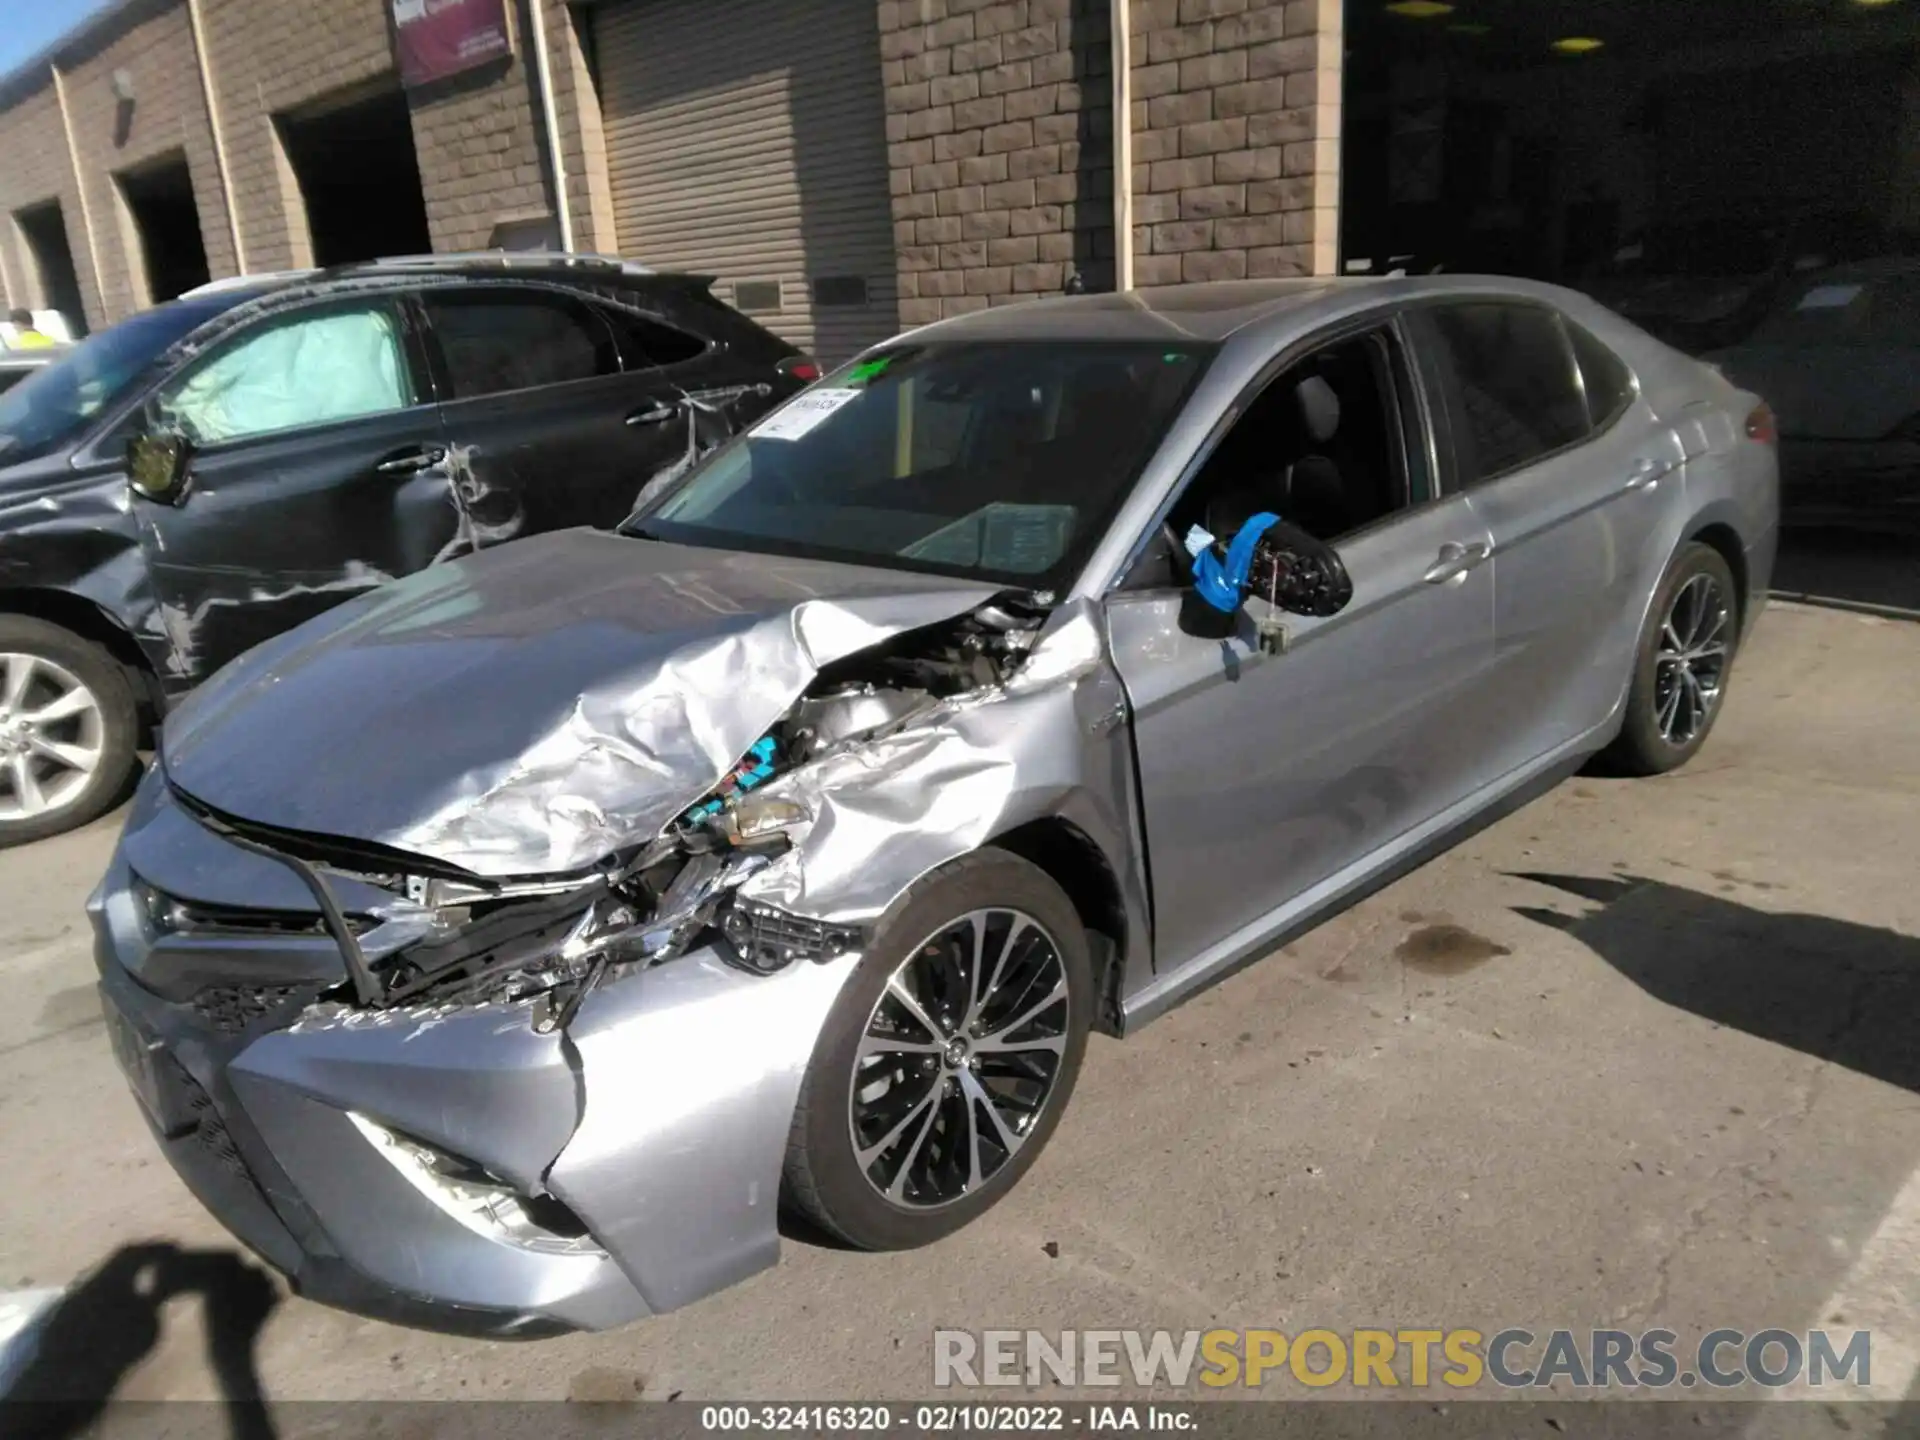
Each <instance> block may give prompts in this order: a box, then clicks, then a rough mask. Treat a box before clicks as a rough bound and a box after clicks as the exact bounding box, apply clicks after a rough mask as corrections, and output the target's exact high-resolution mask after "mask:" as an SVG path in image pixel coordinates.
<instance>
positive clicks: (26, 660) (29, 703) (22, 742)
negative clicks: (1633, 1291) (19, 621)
mask: <svg viewBox="0 0 1920 1440" xmlns="http://www.w3.org/2000/svg"><path fill="white" fill-rule="evenodd" d="M105 748H106V716H105V714H104V713H103V712H102V711H101V709H100V700H99V697H98V696H96V695H95V694H94V693H93V691H91V690H89V689H88V688H87V687H86V686H85V685H84V684H83V683H81V680H80V678H79V677H78V676H77V675H75V674H74V673H73V672H72V671H71V670H68V669H67V668H66V667H65V666H62V665H56V664H55V663H54V662H53V661H51V660H49V659H47V658H46V657H45V656H44V655H28V654H23V653H21V652H19V651H10V652H7V653H4V654H0V821H4V820H37V819H39V818H40V817H41V816H43V815H48V814H51V813H53V812H54V811H56V810H63V809H65V808H66V807H67V806H69V805H71V804H72V803H73V802H74V801H75V800H77V799H79V798H80V796H81V795H82V794H83V793H84V792H85V791H86V788H87V784H88V782H89V781H91V780H92V779H93V774H94V771H96V770H98V769H99V768H100V757H101V755H102V753H103V751H104V750H105Z"/></svg>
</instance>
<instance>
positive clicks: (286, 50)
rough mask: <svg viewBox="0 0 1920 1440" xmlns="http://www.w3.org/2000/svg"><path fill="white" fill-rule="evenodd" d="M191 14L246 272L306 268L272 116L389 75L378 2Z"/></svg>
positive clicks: (294, 1)
mask: <svg viewBox="0 0 1920 1440" xmlns="http://www.w3.org/2000/svg"><path fill="white" fill-rule="evenodd" d="M201 15H202V22H203V24H204V26H205V37H206V46H207V56H206V58H207V63H208V65H209V67H210V69H211V72H212V78H213V85H214V91H215V95H216V100H217V104H218V107H219V110H220V124H221V130H222V131H223V133H224V137H225V140H226V146H227V162H228V167H229V174H228V179H229V181H230V182H231V184H232V186H233V203H234V209H235V210H236V211H237V212H238V215H239V220H240V242H241V245H242V247H243V249H244V250H245V252H246V261H247V269H248V270H284V269H290V268H292V267H294V266H298V265H305V264H308V263H310V261H311V258H312V252H311V247H310V245H309V243H308V240H307V236H306V233H305V230H306V227H305V220H304V217H303V216H301V215H300V214H299V213H298V199H297V190H296V189H295V187H294V186H293V184H292V177H291V175H289V174H288V173H286V169H285V166H286V161H285V158H284V156H282V154H281V153H280V147H279V144H278V141H277V138H276V136H275V134H274V130H273V117H274V116H275V115H277V114H280V113H281V112H283V111H287V110H296V109H299V108H300V107H302V106H306V105H311V104H312V103H313V102H315V101H318V100H323V99H324V98H325V97H327V96H328V95H330V94H332V93H334V92H336V91H339V90H342V89H345V88H348V87H351V86H354V85H357V84H363V83H365V82H367V81H370V80H373V79H375V78H376V77H379V76H382V75H386V74H388V73H390V72H391V71H392V69H393V52H392V46H391V42H390V41H389V39H388V35H387V18H386V8H385V4H384V0H202V8H201ZM290 210H292V211H294V212H295V213H294V214H293V216H292V221H293V223H292V224H289V211H290Z"/></svg>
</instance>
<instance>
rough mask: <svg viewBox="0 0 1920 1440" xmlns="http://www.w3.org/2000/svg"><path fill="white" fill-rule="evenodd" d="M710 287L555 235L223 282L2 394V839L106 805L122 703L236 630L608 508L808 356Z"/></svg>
mask: <svg viewBox="0 0 1920 1440" xmlns="http://www.w3.org/2000/svg"><path fill="white" fill-rule="evenodd" d="M708 284H709V282H708V281H707V280H705V279H703V278H700V277H695V276H685V275H663V274H655V273H652V272H650V271H646V270H644V269H642V268H641V267H638V266H634V265H628V264H623V263H621V262H619V261H617V260H609V259H604V258H601V257H590V256H551V255H550V256H511V257H509V256H472V257H450V256H439V257H435V256H422V257H419V258H417V259H402V260H384V261H376V262H372V263H369V264H365V265H356V266H349V267H343V268H337V269H331V270H324V271H310V272H301V273H299V274H295V275H282V276H273V277H261V278H250V279H242V280H237V281H226V282H220V283H218V284H215V285H212V286H207V287H203V288H202V289H201V290H199V291H196V292H193V293H191V294H189V295H186V296H183V297H182V298H180V299H178V300H175V301H172V302H170V303H168V304H165V305H161V306H159V307H157V308H155V309H152V310H148V311H145V312H143V313H142V314H139V315H136V316H134V317H132V318H131V319H128V320H126V321H123V322H122V323H120V324H119V325H116V326H114V327H113V328H112V329H109V330H104V331H101V332H100V333H99V334H96V335H94V336H92V337H90V338H89V339H87V340H86V341H84V342H83V343H81V344H79V345H77V346H75V347H74V348H73V349H72V350H70V351H69V352H67V353H66V354H64V355H63V356H61V357H60V358H59V359H58V360H57V361H56V362H55V363H53V364H50V365H48V366H46V367H45V368H44V369H42V370H41V371H40V372H39V373H37V374H35V375H34V376H32V377H31V378H30V379H28V380H25V381H23V382H22V383H20V384H19V385H18V386H16V387H14V388H13V389H11V390H9V391H8V392H7V393H6V394H5V395H4V396H0V844H6V843H9V842H18V841H22V840H29V839H35V838H38V837H40V836H44V835H52V834H56V833H58V832H60V831H62V830H67V829H71V828H72V827H74V826H76V825H79V824H82V823H84V822H85V821H87V820H90V819H92V818H93V817H95V816H96V815H99V814H101V813H102V812H103V811H105V810H106V809H107V808H109V807H110V806H111V805H113V804H114V803H115V802H116V801H117V799H118V798H119V797H120V795H121V794H122V793H124V790H125V787H126V784H127V781H128V780H129V778H130V776H131V774H132V771H133V768H134V766H135V763H136V750H137V748H138V745H139V743H140V737H141V730H142V727H143V725H144V724H146V723H147V722H149V721H151V719H152V718H153V717H156V716H158V715H160V714H162V713H164V711H165V709H166V707H167V705H168V703H169V702H170V701H171V700H173V699H175V698H177V697H178V696H179V695H181V694H183V693H184V692H185V691H187V690H188V689H190V688H191V687H192V686H194V685H196V684H198V683H199V682H200V681H201V680H204V679H205V678H206V677H207V676H208V675H210V674H212V673H213V671H214V670H216V669H218V668H219V667H220V666H221V665H223V664H224V663H226V662H227V661H228V660H230V659H232V658H233V657H234V656H235V655H238V654H239V653H240V652H241V651H243V650H245V649H247V648H248V647H250V646H252V645H255V644H257V643H258V642H260V641H262V640H265V639H267V638H268V637H269V636H272V635H275V634H278V633H279V632H281V631H283V630H286V629H288V628H289V627H291V626H293V625H296V624H298V623H300V622H301V621H303V620H305V619H307V618H309V617H310V616H313V615H315V614H318V613H319V612H320V611H322V610H324V609H326V608H328V607H329V606H331V605H334V604H336V603H338V602H339V601H342V600H345V599H347V598H348V597H350V596H352V595H354V594H356V593H358V592H360V591H363V590H365V589H367V588H369V587H371V586H374V585H378V584H380V583H381V582H382V581H384V580H388V579H391V578H392V577H394V576H396V575H403V574H406V573H408V572H410V571H414V570H419V569H420V568H422V567H423V566H427V565H431V564H433V563H435V562H436V561H438V560H443V559H447V558H449V557H452V556H455V555H460V554H464V553H466V552H467V551H469V550H473V549H477V548H481V547H484V546H489V545H496V544H499V543H501V542H503V541H506V540H510V539H512V538H514V537H516V536H520V535H532V534H537V533H539V532H541V531H545V530H557V529H561V528H563V527H566V526H573V525H595V526H610V525H613V524H615V523H617V522H618V521H620V520H621V519H623V518H624V517H625V516H626V515H627V514H628V513H629V512H630V511H631V510H632V509H633V508H634V504H635V501H636V499H637V498H638V496H639V494H640V492H641V490H642V489H643V488H644V487H646V486H647V485H648V483H649V482H650V481H653V480H655V479H662V480H664V478H665V477H666V476H667V475H669V474H671V473H677V472H678V471H679V470H681V469H683V468H684V467H685V466H686V465H687V464H689V463H691V461H692V460H693V459H694V458H695V457H696V456H697V455H699V454H700V453H702V452H704V451H706V450H708V449H711V448H712V447H713V445H715V444H717V443H718V442H719V441H720V440H722V439H724V438H725V437H726V436H728V435H730V434H732V433H733V432H734V431H735V430H737V429H738V428H740V427H741V426H742V425H744V424H746V423H747V422H749V421H751V420H753V419H754V418H756V417H757V416H759V415H760V414H761V413H762V412H764V411H765V410H767V409H768V408H770V407H771V406H773V405H775V404H777V403H778V402H779V401H781V400H783V399H785V398H786V397H787V396H788V395H790V394H791V393H793V392H794V391H795V390H797V389H800V388H801V387H802V386H803V385H804V384H806V383H807V382H808V381H810V380H812V379H814V378H816V376H817V373H818V372H817V371H816V370H815V369H814V367H813V365H812V362H811V361H809V360H808V359H807V358H806V357H805V356H803V355H801V354H799V352H797V351H796V350H795V349H794V348H793V347H792V346H791V345H789V344H787V343H786V342H785V341H782V340H779V339H777V338H775V337H774V336H773V335H770V334H769V333H767V332H766V331H765V330H763V329H761V328H760V327H759V326H758V325H755V324H754V323H753V322H752V321H750V320H748V319H746V318H745V317H743V316H742V315H740V314H738V313H737V312H735V311H733V310H731V309H729V308H728V307H727V306H725V305H723V304H722V303H721V302H720V301H718V300H716V299H715V298H714V297H713V296H712V295H711V294H710V293H708ZM342 723H344V724H351V723H352V722H351V719H350V717H342Z"/></svg>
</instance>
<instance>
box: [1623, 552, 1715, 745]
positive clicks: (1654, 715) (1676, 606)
mask: <svg viewBox="0 0 1920 1440" xmlns="http://www.w3.org/2000/svg"><path fill="white" fill-rule="evenodd" d="M1739 628H1740V612H1739V599H1738V591H1737V590H1736V589H1735V586H1734V579H1733V572H1732V570H1730V569H1729V568H1728V566H1727V562H1726V560H1725V559H1724V558H1723V557H1722V556H1721V554H1720V552H1719V551H1717V550H1715V549H1714V548H1713V547H1712V546H1711V545H1701V544H1692V545H1689V546H1687V547H1686V549H1684V550H1682V551H1681V552H1680V555H1679V556H1678V558H1677V559H1675V561H1674V563H1673V565H1672V567H1671V568H1670V569H1669V570H1668V571H1667V574H1666V578H1665V579H1663V580H1662V581H1661V582H1660V590H1659V593H1658V594H1657V595H1655V597H1654V603H1653V608H1652V611H1651V612H1650V614H1649V616H1648V623H1647V630H1646V633H1645V634H1644V635H1642V636H1641V637H1640V648H1639V650H1638V652H1637V653H1636V654H1635V657H1634V671H1633V681H1632V685H1631V687H1630V689H1629V692H1628V695H1627V713H1626V718H1625V721H1624V722H1623V724H1622V725H1621V729H1620V736H1619V738H1618V739H1617V740H1615V741H1614V743H1613V746H1612V748H1611V749H1610V750H1608V752H1607V756H1608V758H1609V759H1610V760H1612V761H1613V762H1614V763H1615V765H1617V766H1618V767H1619V768H1620V769H1622V770H1624V771H1625V772H1626V773H1628V774H1630V775H1659V774H1664V773H1665V772H1666V771H1668V770H1674V769H1677V768H1679V767H1680V766H1682V765H1684V764H1686V763H1687V761H1689V760H1691V759H1692V758H1693V757H1694V755H1695V753H1697V752H1698V751H1699V749H1700V747H1701V746H1702V745H1704V744H1705V743H1706V740H1707V734H1708V732H1709V731H1711V730H1712V729H1713V723H1714V721H1715V720H1717V719H1718V718H1719V716H1720V709H1721V703H1722V701H1723V699H1724V698H1725V696H1726V691H1727V680H1728V678H1729V675H1730V673H1731V670H1732V666H1733V655H1734V649H1735V645H1736V643H1737V640H1738V636H1739Z"/></svg>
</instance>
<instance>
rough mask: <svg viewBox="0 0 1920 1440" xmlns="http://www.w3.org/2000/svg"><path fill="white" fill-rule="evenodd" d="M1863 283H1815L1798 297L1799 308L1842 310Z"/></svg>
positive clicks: (1862, 286) (1863, 287)
mask: <svg viewBox="0 0 1920 1440" xmlns="http://www.w3.org/2000/svg"><path fill="white" fill-rule="evenodd" d="M1865 288H1866V287H1865V286H1864V285H1816V286H1814V287H1813V288H1812V289H1811V290H1809V291H1807V293H1806V294H1805V295H1802V296H1801V297H1800V304H1799V305H1798V306H1796V307H1795V308H1796V309H1800V310H1843V309H1845V308H1846V307H1847V306H1849V305H1851V304H1852V303H1853V301H1854V297H1855V296H1856V295H1858V294H1859V293H1860V292H1861V291H1862V290H1864V289H1865Z"/></svg>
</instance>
